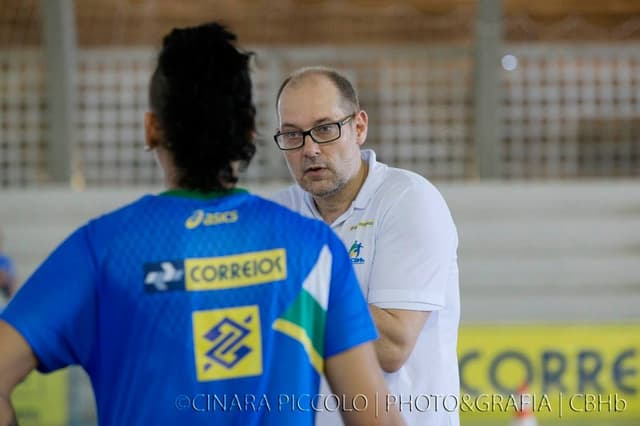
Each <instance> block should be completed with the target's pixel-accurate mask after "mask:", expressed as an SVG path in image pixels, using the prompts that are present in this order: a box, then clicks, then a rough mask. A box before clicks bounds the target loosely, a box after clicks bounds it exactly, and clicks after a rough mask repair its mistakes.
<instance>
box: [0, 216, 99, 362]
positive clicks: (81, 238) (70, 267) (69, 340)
mask: <svg viewBox="0 0 640 426" xmlns="http://www.w3.org/2000/svg"><path fill="white" fill-rule="evenodd" d="M87 232H88V231H87V228H86V227H83V228H80V229H79V230H77V231H76V232H74V233H73V234H72V235H71V236H70V237H69V238H67V239H66V240H65V241H64V242H63V243H62V244H61V245H60V246H59V247H58V248H57V249H56V250H55V251H54V252H53V253H52V254H51V255H50V256H49V257H48V258H47V259H46V260H45V262H44V263H43V264H42V265H40V267H39V268H38V269H37V270H36V272H35V273H34V274H33V275H32V276H31V277H30V278H29V279H28V280H27V282H26V283H25V284H24V285H23V286H22V287H21V288H20V290H19V291H18V293H17V294H16V295H15V296H14V298H13V299H12V300H11V302H10V303H9V305H8V306H7V307H6V309H5V310H4V311H3V312H2V315H1V316H0V317H1V318H2V319H3V320H5V321H6V322H8V323H9V324H11V325H12V326H13V327H14V328H15V329H16V330H17V331H18V332H19V333H20V334H21V335H22V336H23V337H24V338H25V340H26V341H27V342H28V343H29V345H30V346H31V349H32V350H33V352H34V354H35V355H36V357H37V358H38V361H39V365H38V370H40V371H42V372H49V371H52V370H56V369H59V368H63V367H66V366H68V365H71V364H81V365H85V366H86V364H87V362H88V360H89V357H90V355H91V349H92V346H93V341H94V337H95V330H96V297H95V293H96V292H95V288H96V276H97V272H96V266H95V261H94V258H93V255H92V250H91V247H90V245H89V243H88V236H87Z"/></svg>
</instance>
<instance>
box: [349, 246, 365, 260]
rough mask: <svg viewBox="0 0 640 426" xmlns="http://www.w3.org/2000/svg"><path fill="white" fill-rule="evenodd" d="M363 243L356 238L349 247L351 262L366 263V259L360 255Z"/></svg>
mask: <svg viewBox="0 0 640 426" xmlns="http://www.w3.org/2000/svg"><path fill="white" fill-rule="evenodd" d="M362 247H364V245H362V243H361V242H360V241H358V240H355V241H354V242H353V244H351V248H349V257H350V258H351V263H354V264H359V263H364V259H363V258H362V257H360V250H362Z"/></svg>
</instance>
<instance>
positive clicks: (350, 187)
mask: <svg viewBox="0 0 640 426" xmlns="http://www.w3.org/2000/svg"><path fill="white" fill-rule="evenodd" d="M368 172H369V164H367V162H366V161H362V162H361V164H360V168H359V170H358V173H357V174H356V175H355V176H354V177H353V178H352V179H351V180H349V181H348V182H347V183H346V184H345V185H344V187H342V189H341V190H340V191H338V192H337V193H335V194H333V195H330V196H327V197H313V199H314V201H315V204H316V208H317V209H318V212H319V213H320V216H322V220H324V221H325V222H326V223H328V224H332V223H333V222H334V221H335V220H336V219H337V218H339V217H340V216H341V215H342V214H343V213H344V212H346V211H347V210H348V209H349V207H351V203H353V200H355V199H356V197H357V196H358V193H359V192H360V188H362V185H363V184H364V181H365V179H366V178H367V174H368Z"/></svg>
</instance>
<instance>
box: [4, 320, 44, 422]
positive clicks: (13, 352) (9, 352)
mask: <svg viewBox="0 0 640 426" xmlns="http://www.w3.org/2000/svg"><path fill="white" fill-rule="evenodd" d="M37 364H38V361H37V359H36V357H35V355H34V354H33V351H32V350H31V347H30V346H29V344H28V343H27V341H26V340H24V338H23V337H22V336H21V335H20V333H18V332H17V331H16V330H15V329H14V328H13V327H12V326H10V325H9V324H7V323H6V322H5V321H3V320H0V426H8V425H15V424H17V422H16V418H15V412H14V410H13V407H12V405H11V393H12V392H13V389H14V388H15V387H16V386H17V385H18V383H20V382H21V381H22V380H24V378H25V377H26V376H27V374H29V373H30V372H31V371H32V370H33V369H35V368H36V366H37Z"/></svg>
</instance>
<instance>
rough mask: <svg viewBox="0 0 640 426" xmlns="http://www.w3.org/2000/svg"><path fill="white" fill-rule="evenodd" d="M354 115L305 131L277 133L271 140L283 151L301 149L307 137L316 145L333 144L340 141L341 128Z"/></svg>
mask: <svg viewBox="0 0 640 426" xmlns="http://www.w3.org/2000/svg"><path fill="white" fill-rule="evenodd" d="M355 115H356V113H353V114H350V115H348V116H346V117H345V118H343V119H342V120H340V121H336V122H333V123H324V124H320V125H318V126H316V127H312V128H310V129H309V130H307V131H302V130H292V131H289V132H279V133H276V134H275V135H274V136H273V139H274V140H275V141H276V144H277V145H278V148H280V149H281V150H283V151H289V150H292V149H298V148H300V147H302V146H303V145H304V141H305V137H306V136H307V135H308V136H311V139H312V140H313V141H314V142H315V143H317V144H323V143H329V142H333V141H335V140H337V139H340V136H342V126H344V125H345V124H347V123H348V122H349V120H351V119H352V118H353V117H355Z"/></svg>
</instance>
